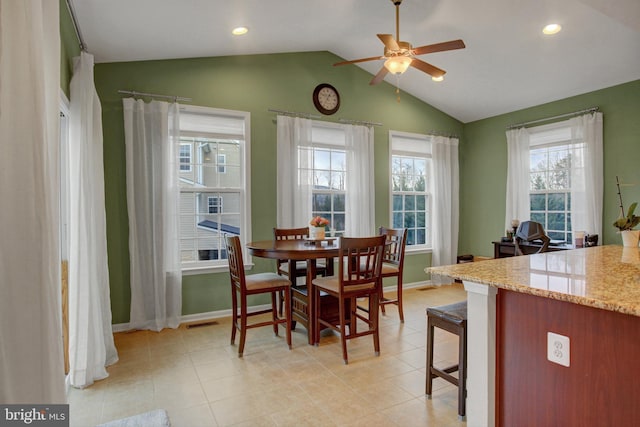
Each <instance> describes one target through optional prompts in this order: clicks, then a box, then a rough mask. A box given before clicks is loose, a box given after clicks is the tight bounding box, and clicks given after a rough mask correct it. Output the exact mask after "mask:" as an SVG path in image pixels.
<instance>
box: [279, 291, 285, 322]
mask: <svg viewBox="0 0 640 427" xmlns="http://www.w3.org/2000/svg"><path fill="white" fill-rule="evenodd" d="M278 297H279V298H278V314H279V315H280V316H282V305H283V304H284V291H280V292H278Z"/></svg>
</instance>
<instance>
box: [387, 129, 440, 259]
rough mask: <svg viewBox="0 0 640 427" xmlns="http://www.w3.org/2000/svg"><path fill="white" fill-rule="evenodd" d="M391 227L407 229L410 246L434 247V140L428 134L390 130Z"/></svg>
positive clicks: (408, 244)
mask: <svg viewBox="0 0 640 427" xmlns="http://www.w3.org/2000/svg"><path fill="white" fill-rule="evenodd" d="M389 136H390V140H391V141H390V148H391V156H390V158H391V165H390V170H391V226H392V227H393V228H406V229H407V246H410V247H414V248H419V247H423V248H429V247H431V199H432V197H431V192H430V189H429V187H430V182H429V176H430V171H431V169H430V168H431V142H430V138H429V137H428V136H426V135H417V134H408V133H401V132H395V131H391V132H390V135H389Z"/></svg>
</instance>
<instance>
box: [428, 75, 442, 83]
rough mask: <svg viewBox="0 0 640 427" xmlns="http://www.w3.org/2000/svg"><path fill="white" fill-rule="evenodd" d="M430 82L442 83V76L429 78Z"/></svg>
mask: <svg viewBox="0 0 640 427" xmlns="http://www.w3.org/2000/svg"><path fill="white" fill-rule="evenodd" d="M431 80H433V81H434V82H441V81H444V76H438V77H431Z"/></svg>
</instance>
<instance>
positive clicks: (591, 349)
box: [426, 246, 640, 427]
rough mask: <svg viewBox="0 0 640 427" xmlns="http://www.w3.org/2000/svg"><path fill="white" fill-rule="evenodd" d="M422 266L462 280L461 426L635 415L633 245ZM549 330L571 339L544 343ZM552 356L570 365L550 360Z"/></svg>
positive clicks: (638, 388) (639, 389) (637, 341)
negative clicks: (464, 362)
mask: <svg viewBox="0 0 640 427" xmlns="http://www.w3.org/2000/svg"><path fill="white" fill-rule="evenodd" d="M426 271H427V272H428V273H431V274H432V275H433V274H437V275H442V276H448V277H451V278H455V279H459V280H462V281H463V283H464V286H465V289H466V291H467V296H468V328H469V330H468V337H469V338H468V340H469V342H468V346H467V348H468V378H467V417H468V418H467V419H468V422H467V425H469V426H474V427H475V426H494V425H498V426H514V425H517V426H526V425H532V426H534V425H535V426H542V425H581V426H587V425H598V426H600V425H632V424H633V423H634V422H637V420H638V419H640V405H639V404H638V402H639V400H638V399H639V397H638V396H640V382H639V381H638V378H640V250H639V249H638V248H623V247H621V246H598V247H592V248H583V249H575V250H568V251H562V252H550V253H544V254H538V255H530V256H520V257H513V258H503V259H495V260H490V261H482V262H477V263H468V264H457V265H452V266H442V267H433V268H428V269H426ZM549 332H551V333H553V334H557V335H559V336H560V337H561V338H563V339H564V337H566V339H568V345H567V343H566V342H565V341H563V339H560V340H559V341H558V340H557V339H556V338H552V339H551V340H549V336H548V333H549ZM552 337H554V336H552ZM558 347H559V348H558ZM549 349H551V352H550V353H551V355H549V354H548V353H549ZM554 355H555V356H554ZM558 356H560V359H561V360H563V362H562V363H565V362H566V363H567V364H568V365H569V366H565V365H564V364H559V363H555V362H552V361H550V360H549V358H551V359H554V360H556V359H557V358H558Z"/></svg>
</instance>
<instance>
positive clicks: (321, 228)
mask: <svg viewBox="0 0 640 427" xmlns="http://www.w3.org/2000/svg"><path fill="white" fill-rule="evenodd" d="M309 225H310V227H309V237H311V238H312V239H316V240H322V239H324V235H325V230H326V226H327V225H329V220H328V219H326V218H323V217H321V216H316V217H314V218H313V219H312V220H311V221H309Z"/></svg>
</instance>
